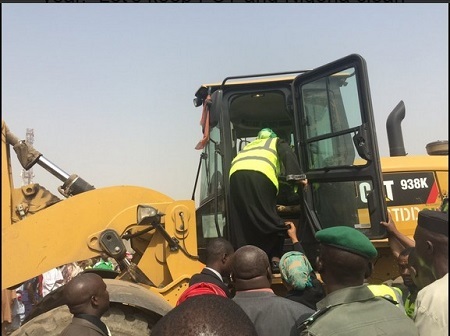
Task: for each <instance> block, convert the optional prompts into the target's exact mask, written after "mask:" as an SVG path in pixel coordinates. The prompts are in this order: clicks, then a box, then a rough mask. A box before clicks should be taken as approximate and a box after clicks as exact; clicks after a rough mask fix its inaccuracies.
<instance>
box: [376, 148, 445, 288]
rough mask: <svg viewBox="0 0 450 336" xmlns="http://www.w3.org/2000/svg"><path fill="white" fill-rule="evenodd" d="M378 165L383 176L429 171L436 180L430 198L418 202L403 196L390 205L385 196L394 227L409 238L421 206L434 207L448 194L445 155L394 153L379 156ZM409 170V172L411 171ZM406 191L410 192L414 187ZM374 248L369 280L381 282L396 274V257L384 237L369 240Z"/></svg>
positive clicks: (411, 235)
mask: <svg viewBox="0 0 450 336" xmlns="http://www.w3.org/2000/svg"><path fill="white" fill-rule="evenodd" d="M381 167H382V171H383V176H384V179H385V180H388V179H389V174H391V173H392V174H405V173H406V174H410V176H415V175H414V174H415V173H417V174H420V173H432V174H433V176H434V180H435V182H436V187H437V190H435V191H434V192H435V193H437V194H436V197H430V199H432V202H429V203H427V200H423V201H422V200H421V201H420V202H419V203H417V202H414V204H410V203H409V202H408V201H407V200H406V199H405V200H402V199H401V198H400V201H398V202H397V205H395V206H391V205H390V204H389V203H390V201H389V200H387V206H388V211H389V212H390V213H391V215H392V217H393V219H394V221H395V224H396V227H397V228H398V229H399V231H400V232H401V233H402V234H404V235H406V236H408V237H409V238H411V239H413V235H414V231H415V230H416V226H417V214H418V212H419V211H420V210H422V209H424V208H428V209H438V208H439V207H440V205H441V204H442V201H443V199H444V198H445V197H448V155H435V156H428V155H422V156H396V157H382V158H381ZM411 174H412V175H411ZM409 192H412V193H414V190H410V191H409ZM372 242H373V244H374V245H375V247H376V248H377V250H378V257H377V260H376V262H375V269H374V273H373V275H372V277H371V279H370V281H371V282H373V283H381V282H383V281H386V280H388V279H393V278H395V277H397V276H399V273H398V266H397V261H396V260H395V258H394V257H393V255H392V252H391V249H390V247H389V242H388V239H379V240H373V241H372Z"/></svg>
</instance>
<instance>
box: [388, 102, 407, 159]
mask: <svg viewBox="0 0 450 336" xmlns="http://www.w3.org/2000/svg"><path fill="white" fill-rule="evenodd" d="M404 118H405V103H403V100H401V101H400V102H399V103H398V104H397V106H396V107H395V108H394V109H393V110H392V112H391V113H390V114H389V116H388V118H387V120H386V131H387V136H388V142H389V153H390V156H406V151H405V145H404V143H403V133H402V126H401V123H402V120H403V119H404Z"/></svg>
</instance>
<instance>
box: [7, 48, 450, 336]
mask: <svg viewBox="0 0 450 336" xmlns="http://www.w3.org/2000/svg"><path fill="white" fill-rule="evenodd" d="M194 104H195V106H197V107H203V111H202V118H201V120H202V129H203V139H202V140H201V141H200V143H199V144H198V146H197V149H201V150H202V152H201V155H200V160H199V167H198V170H197V175H196V177H195V183H194V190H193V193H192V199H191V200H182V201H176V200H173V199H171V198H170V197H168V196H166V195H163V194H161V193H159V192H157V191H154V190H150V189H146V188H141V187H131V186H115V187H108V188H101V189H96V188H94V186H93V185H91V184H90V183H88V182H86V181H84V180H83V179H82V178H81V177H79V176H78V175H75V174H68V173H66V172H65V171H64V170H62V169H61V168H59V167H58V166H57V165H55V164H54V163H52V162H51V161H50V160H48V159H47V158H46V157H44V156H43V155H42V154H41V153H40V152H38V151H36V150H35V149H34V148H33V147H32V146H30V145H29V144H27V143H26V142H25V141H22V140H19V139H18V138H17V137H15V136H14V134H13V133H11V132H10V130H9V129H8V127H7V126H6V124H5V123H4V122H2V289H5V288H17V287H18V286H19V285H20V284H21V283H23V282H24V281H26V280H28V279H31V278H33V277H35V276H38V275H39V274H42V273H43V272H46V271H48V270H50V269H52V268H54V267H58V266H61V265H64V264H67V263H71V262H74V261H81V260H85V259H88V258H93V257H96V256H99V255H101V254H102V253H106V254H107V255H108V256H110V257H111V258H114V259H115V260H116V261H117V263H118V265H119V267H120V271H119V272H101V271H98V272H99V273H100V275H102V276H103V277H104V278H105V282H106V283H107V286H108V291H109V293H110V301H111V308H110V310H109V312H108V313H107V314H106V315H105V316H104V320H105V322H106V323H107V325H108V327H109V329H110V330H111V332H112V333H113V334H114V335H115V336H121V335H131V336H133V335H136V336H139V335H148V334H149V331H150V330H151V328H152V326H153V325H154V324H155V323H156V322H157V321H158V320H159V318H160V317H161V316H163V315H164V314H165V313H166V312H168V311H169V310H170V309H171V308H172V307H173V306H174V305H175V303H176V301H177V299H178V298H179V296H180V295H181V293H182V292H183V291H184V290H185V289H186V288H187V286H188V282H189V279H190V277H191V276H192V275H193V274H194V273H197V272H199V271H200V270H201V269H202V268H203V267H204V264H203V263H202V260H204V259H203V258H204V252H205V246H206V244H207V243H208V241H209V240H210V239H213V238H215V237H225V238H228V239H229V227H230V226H231V225H233V223H232V222H231V221H230V220H229V212H228V208H229V206H228V204H229V192H228V191H229V179H228V174H229V169H230V165H231V161H232V159H233V158H234V156H235V155H236V154H237V153H238V151H239V150H240V149H242V148H243V146H244V145H245V144H246V143H248V142H249V141H251V140H252V139H253V138H254V137H255V136H256V134H257V133H258V131H259V130H260V129H262V128H264V127H270V128H272V129H273V130H274V131H275V132H276V133H277V134H279V135H280V136H283V137H284V138H285V139H286V140H287V141H289V142H290V143H291V145H292V148H293V151H294V152H295V153H296V155H297V157H298V159H299V163H300V165H301V167H302V168H303V170H304V172H305V173H306V175H307V177H308V180H309V186H308V188H306V189H305V190H298V191H297V190H293V189H292V188H291V186H290V185H289V184H288V183H287V182H286V180H287V179H286V177H285V176H280V182H281V183H282V184H284V188H281V189H280V190H281V192H280V195H279V203H280V206H279V212H280V215H281V216H282V217H283V218H285V219H286V220H291V221H293V222H294V223H295V225H296V226H297V232H298V236H299V238H300V241H301V243H302V245H303V247H304V249H305V252H306V254H307V256H308V258H309V259H310V260H311V261H312V262H313V263H314V260H315V256H316V255H317V247H318V246H317V242H316V241H315V239H314V233H315V232H316V231H318V230H320V229H322V228H326V227H330V226H335V225H348V226H352V227H354V228H357V229H358V230H361V231H362V232H363V233H364V234H366V235H367V236H368V237H369V238H371V239H372V240H373V241H374V242H376V243H377V244H379V248H380V250H381V249H383V248H384V249H385V250H386V251H388V244H387V242H386V239H385V237H386V232H385V230H384V228H383V227H382V226H381V225H380V221H382V220H383V221H385V220H386V219H387V213H388V207H387V206H388V205H390V202H392V201H394V199H393V198H392V197H391V198H389V196H390V195H391V194H392V193H393V194H394V195H397V188H400V189H399V190H400V192H401V191H402V190H404V189H408V188H409V186H411V185H412V186H415V185H419V186H422V187H424V188H422V189H425V186H427V187H428V186H429V185H430V186H431V187H430V188H431V189H430V190H431V191H432V193H433V194H432V196H433V197H429V194H431V191H430V190H428V189H427V191H426V192H423V194H424V195H425V194H426V193H427V192H428V195H425V196H420V197H422V198H420V199H417V197H418V196H411V198H412V200H411V201H408V202H409V203H408V204H403V205H404V206H405V207H413V212H412V215H411V216H410V217H411V218H410V219H411V223H406V222H405V223H406V224H404V223H402V221H399V220H398V218H401V217H398V218H397V221H398V224H399V228H400V229H401V230H402V231H403V232H404V233H405V234H408V235H411V234H412V232H413V229H414V225H415V221H414V219H415V218H413V217H414V216H415V214H416V211H417V209H420V208H423V207H425V206H426V207H430V206H431V207H434V206H436V205H438V204H440V202H441V201H442V199H443V198H444V197H445V196H446V194H447V189H446V188H447V185H448V163H447V158H448V153H447V154H446V155H444V156H441V155H438V156H436V155H433V156H424V157H423V158H421V159H420V160H419V159H416V160H415V159H414V158H410V157H408V156H404V155H403V156H400V155H398V158H394V157H393V158H388V159H387V160H384V159H381V158H380V157H379V151H378V145H377V138H376V131H375V124H374V116H373V112H372V104H371V98H370V90H369V85H368V75H367V68H366V63H365V60H364V59H363V58H362V57H361V56H359V55H349V56H347V57H344V58H342V59H339V60H337V61H334V62H331V63H329V64H326V65H324V66H321V67H318V68H316V69H313V70H308V71H306V70H305V71H293V72H284V73H276V74H261V75H250V76H235V77H228V78H226V79H224V80H223V81H222V82H221V83H217V84H207V85H202V86H201V87H200V89H199V90H197V92H196V93H195V98H194ZM394 119H395V121H396V122H392V124H394V125H399V124H400V123H399V122H398V119H399V118H394ZM400 131H401V130H400ZM394 133H395V134H398V130H397V131H396V132H394ZM400 134H401V133H400ZM397 143H398V141H397ZM11 149H13V150H14V151H15V152H16V154H17V156H18V158H19V161H20V163H21V164H22V166H23V167H24V169H30V168H31V167H32V166H33V165H35V164H37V165H39V166H41V167H42V168H44V169H45V170H47V171H48V172H49V173H51V174H52V175H54V176H55V177H56V178H58V179H59V180H60V181H61V182H62V185H61V187H60V188H59V191H60V193H61V194H62V195H63V196H64V199H63V200H60V199H59V198H58V197H56V196H55V195H52V194H51V193H50V192H49V191H48V190H46V189H45V188H44V187H43V186H40V185H38V184H31V185H27V186H23V187H21V188H15V187H14V185H13V179H12V171H11V161H10V159H11V158H10V151H11ZM434 154H436V153H434ZM439 154H442V153H439ZM441 158H442V160H441ZM404 159H405V160H404ZM406 159H408V160H409V159H411V162H412V163H411V164H409V165H406V164H405V162H406V161H407V160H406ZM427 159H430V160H431V159H433V160H432V163H431V164H428V163H427V162H426V160H427ZM395 162H397V163H395ZM382 163H383V169H384V170H383V171H382ZM397 173H402V174H404V176H403V177H401V176H397V175H396V176H393V177H392V179H391V180H392V181H393V182H389V183H386V181H388V180H387V177H389V176H390V175H388V174H397ZM414 174H419V175H417V176H416V177H415V175H414ZM415 179H418V181H419V182H418V183H419V184H415V183H416V182H414V181H416V180H415ZM403 180H406V182H403ZM409 180H412V181H413V182H408V181H409ZM386 185H389V187H390V188H391V190H390V191H392V193H390V192H389V191H388V192H387V191H386ZM197 187H198V188H199V189H200V190H197ZM410 189H411V190H416V189H417V190H419V189H420V188H416V189H415V188H410ZM197 191H198V194H199V195H200V196H199V199H198V200H197V202H198V204H199V206H198V208H197V209H196V208H195V200H194V198H195V197H194V196H195V195H196V194H197ZM422 191H423V190H422ZM414 197H416V198H414ZM398 204H400V203H395V204H394V205H395V206H397V205H398ZM392 209H393V208H391V207H390V211H391V213H392V212H393V210H392ZM399 213H400V212H399ZM124 242H127V243H129V244H130V246H131V247H132V249H133V250H134V251H135V254H134V256H133V259H132V260H131V261H129V260H127V258H125V254H126V247H125V243H124ZM232 243H233V242H232ZM290 249H292V244H290V241H289V239H286V243H285V250H290ZM386 255H387V253H386ZM24 261H25V262H24ZM380 265H381V266H380ZM391 266H392V258H390V257H386V258H385V257H384V254H383V253H380V257H379V260H378V261H377V264H376V267H375V271H376V272H375V274H377V275H376V276H375V278H374V281H382V280H386V279H387V278H391V277H393V276H395V275H396V274H395V270H391V269H392V267H391ZM389 267H391V268H389ZM93 271H95V270H93ZM273 283H274V287H277V286H278V287H279V288H280V287H281V286H280V285H281V282H280V281H279V277H278V278H277V277H275V278H274V281H273ZM63 288H64V287H61V288H58V289H56V290H55V291H53V292H51V293H50V294H48V295H47V296H45V297H44V299H43V300H42V301H41V302H40V303H39V305H38V306H37V307H35V309H34V310H33V311H32V312H31V314H30V315H29V316H28V318H27V320H26V323H25V324H24V325H23V326H22V327H21V328H20V329H19V330H17V331H16V332H15V333H14V335H58V334H59V332H60V331H61V330H62V329H63V328H64V327H65V326H66V325H67V324H68V323H69V322H70V320H71V315H70V313H69V312H68V309H67V307H66V306H65V305H64V298H63V295H62V292H63Z"/></svg>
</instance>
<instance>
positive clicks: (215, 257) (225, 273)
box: [206, 238, 234, 278]
mask: <svg viewBox="0 0 450 336" xmlns="http://www.w3.org/2000/svg"><path fill="white" fill-rule="evenodd" d="M233 254H234V248H233V245H231V243H230V242H229V241H228V240H226V239H224V238H214V239H212V240H211V241H210V242H209V243H208V245H207V246H206V266H208V267H211V268H213V269H215V270H216V271H218V272H219V273H220V274H221V275H222V277H224V278H228V277H229V276H230V272H231V263H232V259H233Z"/></svg>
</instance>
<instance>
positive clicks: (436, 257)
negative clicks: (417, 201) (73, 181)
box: [414, 210, 448, 280]
mask: <svg viewBox="0 0 450 336" xmlns="http://www.w3.org/2000/svg"><path fill="white" fill-rule="evenodd" d="M414 240H415V242H416V246H415V250H416V254H417V259H418V267H419V270H418V272H428V273H430V274H431V275H432V276H433V278H434V279H435V280H436V279H440V278H442V277H443V276H444V275H445V274H447V273H448V213H446V212H441V211H433V210H422V211H420V212H419V215H418V221H417V227H416V231H415V232H414Z"/></svg>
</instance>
